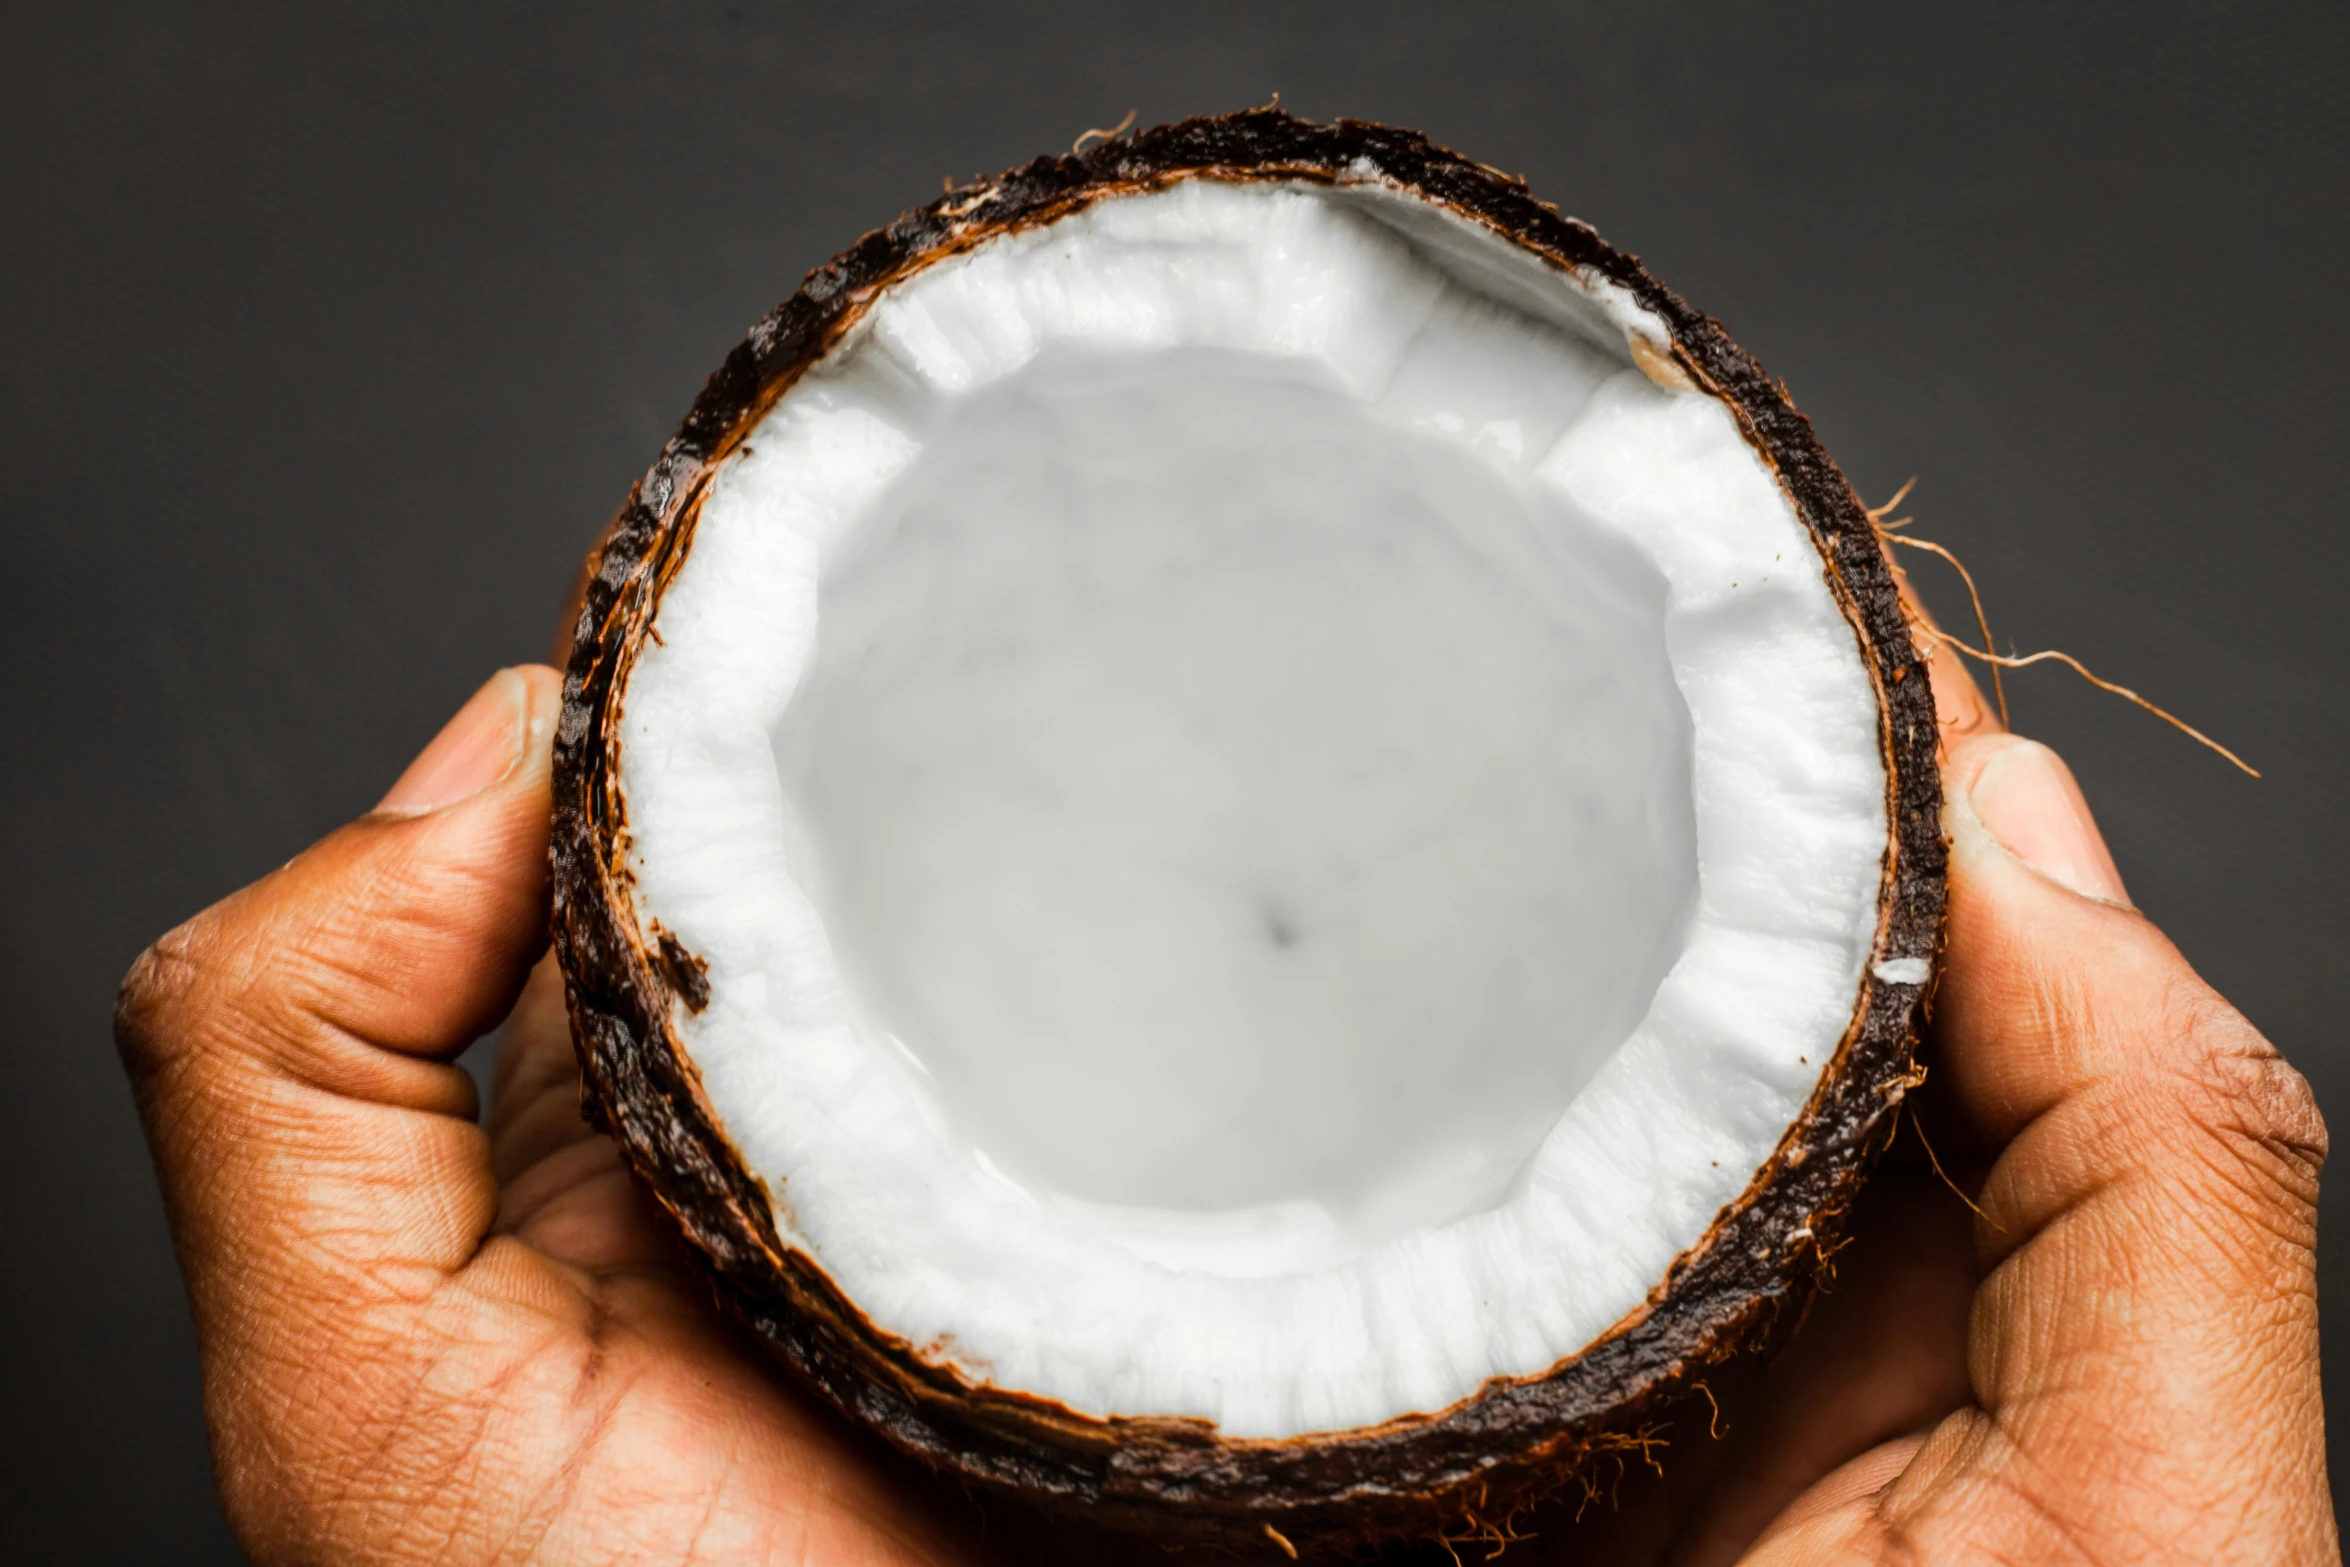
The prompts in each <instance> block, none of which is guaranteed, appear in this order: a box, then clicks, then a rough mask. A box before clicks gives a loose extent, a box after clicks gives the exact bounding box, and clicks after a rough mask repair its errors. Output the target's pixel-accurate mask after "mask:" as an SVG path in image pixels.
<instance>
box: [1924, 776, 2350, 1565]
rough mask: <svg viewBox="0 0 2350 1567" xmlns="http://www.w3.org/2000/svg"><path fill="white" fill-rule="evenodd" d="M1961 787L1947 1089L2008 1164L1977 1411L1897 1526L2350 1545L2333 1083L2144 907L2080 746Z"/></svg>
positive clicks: (2025, 1547)
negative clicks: (2327, 1313) (2333, 1322)
mask: <svg viewBox="0 0 2350 1567" xmlns="http://www.w3.org/2000/svg"><path fill="white" fill-rule="evenodd" d="M1946 776H1947V777H1948V778H1949V780H1950V784H1951V794H1950V801H1949V816H1948V820H1949V823H1950V830H1951V839H1952V844H1951V906H1950V920H1949V954H1948V961H1947V964H1946V968H1945V976H1944V981H1943V985H1942V988H1941V992H1940V994H1939V996H1938V997H1937V1015H1936V1018H1935V1039H1934V1047H1935V1051H1936V1055H1937V1062H1936V1072H1937V1078H1936V1086H1937V1089H1938V1090H1940V1091H1941V1092H1943V1093H1945V1094H1947V1095H1949V1096H1950V1097H1949V1098H1948V1100H1947V1101H1946V1102H1947V1104H1948V1105H1949V1106H1950V1108H1952V1109H1954V1110H1955V1111H1956V1112H1957V1114H1958V1118H1959V1120H1960V1122H1961V1123H1962V1124H1963V1125H1964V1127H1965V1128H1966V1129H1967V1131H1968V1132H1970V1133H1971V1135H1972V1136H1973V1137H1974V1138H1975V1139H1977V1140H1978V1142H1979V1144H1980V1145H1981V1146H1982V1147H1984V1148H1985V1149H1988V1150H1996V1152H1997V1158H1996V1161H1995V1163H1994V1164H1993V1166H1992V1168H1991V1172H1990V1175H1989V1178H1988V1180H1987V1181H1986V1182H1985V1184H1984V1187H1983V1190H1982V1193H1981V1203H1982V1207H1981V1210H1980V1211H1981V1212H1982V1213H1983V1215H1984V1222H1983V1225H1982V1227H1981V1228H1979V1229H1978V1231H1977V1246H1978V1256H1979V1261H1980V1262H1981V1264H1982V1266H1983V1268H1984V1270H1985V1274H1986V1277H1985V1281H1984V1285H1983V1287H1982V1290H1981V1291H1980V1293H1979V1294H1978V1295H1977V1297H1976V1301H1975V1310H1974V1318H1973V1323H1972V1327H1971V1333H1970V1346H1969V1360H1970V1373H1971V1378H1972V1381H1973V1384H1974V1391H1975V1395H1976V1399H1977V1402H1978V1405H1979V1406H1980V1407H1979V1410H1978V1411H1977V1412H1975V1413H1973V1414H1970V1415H1966V1416H1962V1417H1954V1419H1953V1420H1952V1421H1950V1422H1948V1423H1946V1424H1945V1425H1944V1426H1943V1427H1942V1428H1941V1429H1939V1430H1938V1431H1937V1432H1936V1433H1935V1434H1934V1436H1933V1438H1932V1439H1931V1440H1930V1441H1929V1442H1928V1443H1927V1445H1926V1447H1925V1448H1924V1449H1923V1451H1922V1452H1921V1454H1920V1456H1919V1458H1918V1460H1917V1462H1916V1463H1914V1464H1913V1465H1912V1466H1911V1469H1910V1471H1909V1473H1908V1475H1907V1476H1905V1478H1904V1480H1903V1481H1902V1482H1901V1483H1900V1484H1898V1485H1896V1486H1895V1487H1893V1488H1892V1489H1891V1490H1890V1491H1888V1492H1887V1494H1886V1496H1885V1497H1884V1498H1881V1499H1880V1501H1879V1503H1878V1509H1879V1512H1880V1513H1881V1514H1882V1515H1883V1516H1884V1517H1885V1518H1886V1519H1887V1520H1888V1521H1889V1522H1890V1523H1892V1524H1893V1525H1894V1526H1895V1528H1896V1533H1897V1534H1906V1535H1908V1536H1909V1537H1910V1538H1912V1539H1917V1538H1925V1537H1930V1536H1934V1535H1936V1534H1937V1533H1938V1532H1941V1531H1944V1530H1949V1531H1955V1534H1954V1535H1953V1536H1952V1537H1954V1538H1955V1537H1956V1534H1965V1535H1967V1537H1969V1538H1971V1539H1973V1540H1975V1541H1976V1542H1977V1543H1978V1544H1980V1543H1981V1542H1982V1541H1984V1540H1986V1539H1995V1540H1996V1543H1997V1546H1998V1548H1997V1549H1993V1550H1989V1551H1987V1552H1986V1554H1987V1555H1993V1556H1998V1557H2000V1558H2001V1559H2005V1560H2023V1559H2032V1560H2037V1559H2040V1558H2041V1557H2042V1556H2043V1555H2046V1556H2050V1557H2053V1556H2058V1555H2071V1554H2073V1553H2074V1552H2075V1551H2076V1550H2078V1549H2079V1548H2080V1542H2082V1541H2084V1540H2087V1541H2107V1542H2115V1543H2116V1544H2117V1545H2119V1543H2120V1542H2128V1543H2127V1547H2126V1548H2123V1549H2120V1551H2119V1554H2123V1555H2131V1554H2135V1553H2142V1554H2146V1555H2148V1556H2149V1557H2161V1558H2162V1559H2165V1560H2183V1561H2208V1562H2218V1561H2237V1560H2244V1561H2252V1560H2258V1561H2264V1562H2282V1561H2295V1562H2300V1561H2310V1562H2315V1561H2319V1560H2333V1559H2336V1558H2335V1556H2334V1552H2333V1548H2332V1538H2333V1535H2332V1521H2331V1516H2330V1509H2329V1507H2328V1506H2327V1503H2326V1498H2325V1456H2324V1446H2323V1432H2324V1421H2323V1416H2322V1413H2321V1411H2320V1404H2319V1391H2318V1382H2317V1375H2316V1367H2317V1309H2316V1278H2315V1268H2314V1254H2313V1245H2314V1241H2315V1205H2316V1183H2317V1173H2318V1169H2319V1166H2320V1165H2321V1163H2322V1162H2323V1159H2324V1155H2325V1143H2326V1139H2325V1129H2324V1125H2323V1123H2322V1122H2321V1121H2320V1120H2319V1118H2318V1115H2317V1111H2316V1107H2315V1103H2314V1101H2313V1099H2312V1098H2311V1096H2310V1092H2309V1089H2308V1086H2307V1084H2306V1083H2304V1082H2303V1081H2302V1079H2301V1078H2300V1077H2299V1076H2298V1074H2296V1073H2295V1072H2294V1071H2293V1070H2292V1068H2291V1067H2289V1066H2288V1065H2286V1064H2285V1062H2284V1061H2283V1060H2282V1058H2281V1057H2279V1056H2278V1054H2277V1052H2276V1051H2275V1050H2274V1049H2273V1048H2272V1047H2271V1046H2270V1045H2269V1043H2268V1041H2266V1040H2265V1039H2263V1038H2261V1036H2260V1035H2259V1034H2258V1033H2257V1032H2255V1031H2254V1029H2253V1028H2252V1026H2251V1024H2249V1023H2248V1022H2246V1021H2245V1019H2244V1018H2243V1017H2242V1015H2241V1014H2239V1013H2238V1012H2236V1010H2235V1009H2234V1008H2232V1007H2230V1006H2229V1005H2228V1004H2227V1003H2226V1002H2225V1001H2223V1000H2222V999H2221V998H2220V997H2219V996H2218V995H2217V994H2216V993H2214V992H2213V991H2212V990H2211V989H2210V987H2209V986H2207V985H2205V984H2204V983H2203V982H2202V980H2201V979H2199V978H2198V977H2197V976H2196V974H2195V972H2194V970H2193V969H2192V968H2190V967H2189V966H2188V964H2187V962H2186V960H2185V959H2184V958H2183V957H2181V956H2180V954H2179V953H2178V951H2177V949H2176V948H2174V947H2172V946H2171V944H2170V943H2169V942H2168V941H2166V940H2164V939H2163V937H2162V935H2161V933H2160V932H2159V931H2157V930H2156V929H2155V928H2154V927H2153V925H2152V924H2150V923H2149V922H2148V921H2147V920H2146V919H2145V918H2144V917H2143V916H2141V915H2140V914H2138V913H2137V912H2136V911H2135V910H2133V909H2131V908H2130V907H2129V906H2128V904H2127V902H2126V901H2125V898H2124V895H2123V891H2122V885H2121V879H2120V877H2119V875H2118V874H2117V873H2116V872H2115V870H2114V867H2113V862H2112V859H2111V858H2110V856H2108V855H2107V853H2106V851H2105V846H2104V843H2103V841H2102V839H2101V838H2100V837H2099V836H2098V833H2097V829H2096V826H2095V824H2094V822H2093V821H2092V820H2091V818H2090V816H2089V812H2088V808H2087V806H2086V805H2085V803H2083V801H2082V799H2081V794H2080V790H2079V788H2078V787H2077V786H2076V785H2075V784H2074V783H2073V780H2072V775H2071V774H2070V772H2069V771H2067V770H2066V769H2065V767H2064V764H2063V763H2062V762H2061V761H2060V760H2058V759H2057V757H2056V755H2055V753H2053V752H2051V751H2049V750H2047V749H2046V748H2045V747H2043V746H2039V745H2036V744H2034V743H2033V742H2031V741H2028V740H2023V739H2019V738H2016V737H2014V736H2009V735H2004V734H2000V735H1984V736H1980V737H1975V738H1971V739H1969V740H1967V741H1965V742H1963V743H1962V744H1960V745H1958V746H1955V747H1953V749H1952V755H1951V758H1950V765H1949V767H1948V770H1947V774H1946ZM2019 1500H2020V1501H2022V1502H2024V1503H2026V1504H2028V1505H2026V1506H2024V1507H2022V1508H2017V1507H2015V1506H2013V1505H2010V1504H2013V1503H2015V1502H2017V1501H2019ZM1927 1554H1932V1553H1931V1552H1930V1551H1929V1552H1928V1553H1927ZM2089 1554H2096V1552H2095V1551H2094V1550H2092V1551H2090V1552H2089Z"/></svg>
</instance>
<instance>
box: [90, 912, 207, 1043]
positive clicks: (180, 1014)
mask: <svg viewBox="0 0 2350 1567" xmlns="http://www.w3.org/2000/svg"><path fill="white" fill-rule="evenodd" d="M214 945H215V937H214V933H213V930H212V918H211V914H210V911H206V912H205V913H203V914H199V915H197V916H196V917H195V918H194V919H192V920H189V921H188V922H187V923H185V924H183V925H180V926H179V927H177V928H176V929H173V930H171V931H168V932H166V933H165V934H164V935H162V936H159V937H157V938H156V940H155V942H154V944H153V945H152V946H150V947H148V948H147V950H146V951H144V952H142V953H140V954H139V955H138V957H137V959H136V960H134V961H133V962H132V964H131V966H130V971H129V972H128V973H126V974H125V975H123V979H122V984H121V986H120V987H119V988H118V989H117V990H116V992H115V996H114V1043H115V1048H116V1049H117V1050H119V1051H121V1053H122V1057H123V1061H124V1063H125V1064H126V1065H128V1066H129V1067H130V1069H131V1070H132V1071H133V1072H134V1073H137V1072H143V1071H146V1070H149V1069H152V1068H153V1067H155V1066H156V1065H158V1064H159V1063H160V1062H161V1061H162V1060H163V1059H164V1058H165V1057H167V1056H169V1055H170V1054H171V1053H172V1052H173V1047H174V1046H175V1044H176V1043H177V1042H178V1041H179V1040H180V1038H181V1037H182V1036H183V1035H184V1034H185V1033H186V1031H187V1029H188V1027H189V1024H190V1022H191V1020H192V1018H193V1017H194V1016H195V1015H197V1014H199V1013H201V1011H202V1010H203V1007H204V999H203V994H204V990H205V973H206V970H207V969H208V968H209V967H210V962H209V958H210V953H211V949H212V948H213V946H214Z"/></svg>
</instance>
